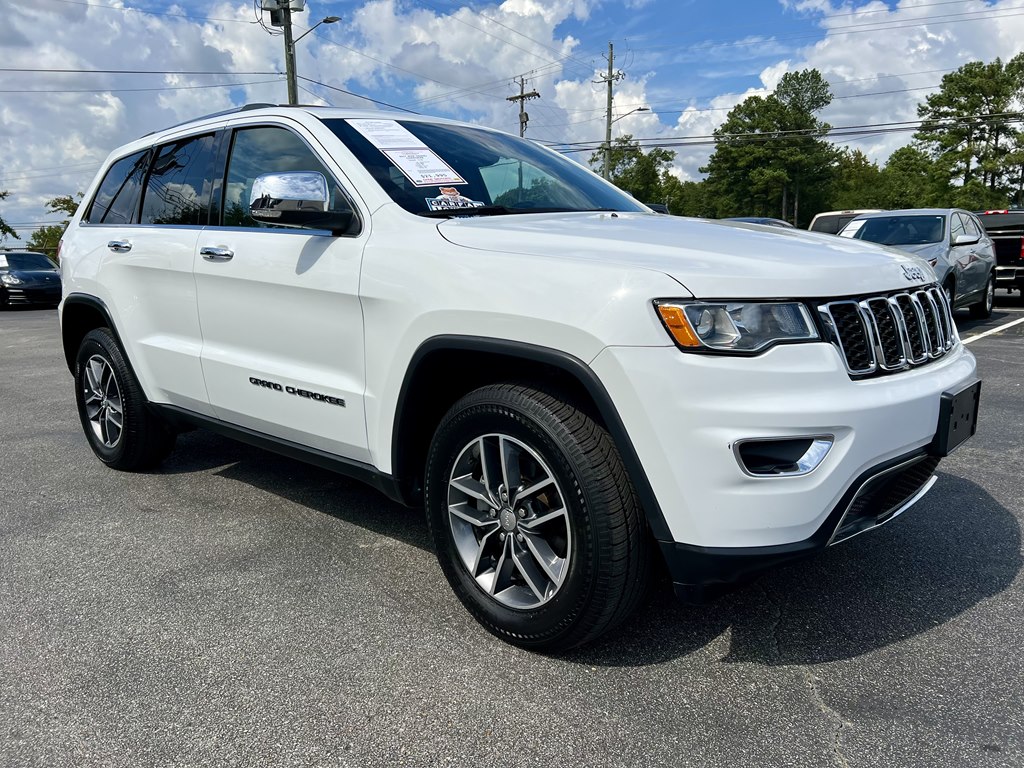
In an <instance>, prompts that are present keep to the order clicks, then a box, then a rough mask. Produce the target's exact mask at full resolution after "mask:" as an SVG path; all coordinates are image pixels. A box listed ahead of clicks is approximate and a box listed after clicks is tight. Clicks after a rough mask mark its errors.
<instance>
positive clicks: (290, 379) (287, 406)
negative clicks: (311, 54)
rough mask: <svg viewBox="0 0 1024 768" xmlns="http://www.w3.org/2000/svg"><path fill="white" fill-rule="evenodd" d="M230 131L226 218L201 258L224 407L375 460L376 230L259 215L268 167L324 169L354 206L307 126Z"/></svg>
mask: <svg viewBox="0 0 1024 768" xmlns="http://www.w3.org/2000/svg"><path fill="white" fill-rule="evenodd" d="M227 138H228V139H229V140H230V145H229V150H228V157H227V162H226V168H227V170H226V176H225V183H224V190H223V204H222V209H221V213H220V217H219V223H218V224H217V225H216V226H212V227H210V228H208V229H206V230H205V231H203V232H202V234H201V236H200V237H199V239H198V242H197V244H196V245H197V251H198V255H197V258H196V261H195V278H196V284H197V288H198V304H199V317H200V321H201V323H202V329H203V352H202V360H203V372H204V375H205V378H206V386H207V390H208V392H209V396H210V402H211V404H212V405H213V408H214V411H215V414H216V416H217V418H219V419H221V420H223V421H226V422H228V423H231V424H234V425H237V426H241V427H245V428H248V429H252V430H256V431H258V432H261V433H263V434H268V435H271V436H274V437H277V438H280V439H283V440H287V441H291V442H295V443H299V444H301V445H304V446H311V447H313V448H317V449H320V450H323V451H326V452H328V453H331V454H336V455H341V456H344V457H347V458H351V459H355V460H358V461H366V460H368V459H369V454H368V451H367V449H366V446H367V442H366V423H365V418H364V412H363V410H364V409H363V390H364V383H363V380H364V367H363V362H364V361H363V318H362V311H361V307H360V303H359V296H358V289H359V269H360V263H361V259H362V253H363V245H364V243H365V240H366V236H367V229H366V227H365V226H361V227H356V228H355V230H354V231H353V232H352V234H349V235H342V236H332V235H331V234H330V233H329V232H323V231H311V230H300V229H284V228H272V227H268V226H267V225H266V224H264V223H260V222H257V221H255V220H254V219H252V217H250V216H249V215H248V204H249V195H250V192H251V190H252V185H253V181H254V180H255V179H256V177H257V176H259V175H261V174H264V173H272V172H287V171H317V172H320V173H323V174H324V175H325V176H326V177H327V179H328V183H329V186H330V187H331V188H332V196H333V202H334V203H335V204H337V205H339V206H340V205H345V206H347V207H354V206H353V205H352V203H351V201H350V199H349V198H348V197H347V195H346V193H345V191H344V188H343V185H342V184H341V182H339V181H338V177H337V174H335V173H333V172H332V171H331V170H330V169H329V168H328V167H327V165H328V161H325V159H322V158H321V157H320V156H319V155H318V153H317V151H314V149H313V147H314V146H319V145H318V144H316V142H315V140H314V139H313V138H312V137H310V136H308V135H307V134H305V133H304V132H303V130H302V128H301V126H298V125H294V124H291V123H285V122H280V123H274V122H270V123H266V124H258V125H250V126H245V127H240V128H237V129H235V130H234V131H233V132H232V133H231V135H230V136H228V137H227ZM320 151H322V150H320ZM364 220H365V217H364ZM357 223H358V222H357Z"/></svg>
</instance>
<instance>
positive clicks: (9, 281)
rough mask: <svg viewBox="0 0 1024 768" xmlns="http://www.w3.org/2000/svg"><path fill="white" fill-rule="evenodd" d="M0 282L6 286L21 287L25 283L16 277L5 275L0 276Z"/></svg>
mask: <svg viewBox="0 0 1024 768" xmlns="http://www.w3.org/2000/svg"><path fill="white" fill-rule="evenodd" d="M0 282H2V283H3V284H4V285H21V284H22V283H24V282H25V281H24V280H19V279H18V278H16V277H15V276H14V275H9V274H6V273H4V274H2V275H0Z"/></svg>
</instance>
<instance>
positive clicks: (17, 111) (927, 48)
mask: <svg viewBox="0 0 1024 768" xmlns="http://www.w3.org/2000/svg"><path fill="white" fill-rule="evenodd" d="M602 1H603V2H604V3H610V2H613V1H614V0H505V1H504V2H495V3H493V4H490V5H483V6H481V5H474V6H473V7H472V8H471V7H468V6H467V5H460V4H454V3H453V4H451V5H450V6H445V7H447V8H450V10H446V11H440V10H434V7H435V5H436V4H433V3H432V4H429V5H427V6H424V5H416V4H412V3H405V2H396V1H395V0H365V1H364V2H361V3H360V4H358V5H354V6H353V10H351V11H349V12H345V13H344V16H345V18H344V22H343V23H342V24H338V25H336V26H324V27H321V28H319V29H318V30H317V31H316V33H315V34H312V35H308V36H306V37H305V38H304V39H303V40H302V41H301V42H300V43H299V46H298V63H299V72H300V74H302V75H305V76H307V77H310V78H312V79H314V80H317V81H320V82H322V83H327V84H329V85H331V86H334V87H336V88H342V89H345V90H349V91H354V92H366V91H378V89H379V92H384V93H393V94H394V95H393V96H385V97H384V99H385V100H387V101H391V102H392V103H395V104H399V105H404V106H408V107H410V108H412V109H416V110H418V111H422V112H426V113H441V114H449V115H455V116H459V117H463V118H465V119H469V120H473V121H477V122H480V123H484V124H488V125H493V126H497V127H501V128H504V129H505V130H509V131H515V130H516V129H517V125H518V119H517V106H516V105H515V104H514V103H512V102H509V101H507V100H506V97H507V96H510V95H512V94H513V93H516V92H518V87H517V86H514V85H513V83H512V75H514V74H516V73H526V74H527V77H528V86H527V87H528V88H535V89H536V90H538V91H539V92H540V93H541V96H542V98H541V99H540V100H536V101H530V102H528V103H527V105H526V109H527V110H528V112H529V113H530V124H529V129H528V133H527V135H528V136H530V137H532V138H536V139H543V140H549V141H564V142H598V141H600V140H602V139H603V137H604V109H605V89H604V87H603V86H602V85H600V84H599V83H597V84H595V82H594V81H597V80H600V78H601V71H600V70H601V68H602V63H601V57H600V55H594V56H593V58H591V57H590V55H589V53H590V52H586V53H584V52H582V51H581V50H580V46H579V41H578V39H577V38H575V37H572V36H570V35H568V34H565V33H564V32H563V28H564V26H565V25H566V24H567V22H575V23H577V24H579V23H585V22H586V21H587V20H588V19H591V18H592V17H595V18H596V17H597V16H599V15H600V14H598V13H597V12H596V9H598V8H600V7H601V3H602ZM646 1H647V0H618V2H622V3H624V4H626V5H627V6H629V7H631V8H634V9H635V8H638V7H641V6H642V5H644V4H645V3H646ZM147 7H149V8H153V5H152V4H150V5H148V6H147ZM437 7H441V6H439V5H438V6H437ZM780 7H781V8H782V9H783V10H782V12H783V15H785V16H789V17H792V16H793V15H800V16H802V17H803V18H804V19H808V20H811V21H812V22H813V23H814V24H816V25H817V26H818V27H819V28H820V29H821V32H822V35H823V36H824V37H823V38H822V39H820V40H818V41H817V42H814V43H811V44H809V45H806V46H804V47H802V48H800V47H798V48H794V44H795V43H794V41H793V40H792V39H788V40H787V39H786V38H787V36H786V35H785V34H780V35H777V36H776V37H771V36H765V37H763V38H759V39H758V40H756V41H754V40H747V41H746V42H749V43H756V45H753V44H752V45H747V44H745V43H743V44H739V42H736V43H729V44H727V45H724V46H718V47H709V46H705V47H700V46H697V47H694V48H693V49H679V48H676V49H667V50H657V49H651V50H650V51H645V50H644V49H643V47H642V46H641V47H638V48H637V50H636V51H635V57H634V58H632V59H628V60H627V59H623V61H625V62H626V64H627V65H628V66H627V68H628V69H629V72H628V74H629V76H628V77H627V78H626V79H625V80H622V81H620V82H618V83H617V84H616V86H615V110H614V114H615V115H618V116H621V115H626V113H628V112H629V111H630V110H632V109H634V108H636V107H639V106H651V107H652V111H645V112H635V113H633V114H629V115H627V116H625V117H622V119H621V120H617V121H616V123H615V124H614V135H616V136H618V135H621V134H623V133H630V134H633V135H634V136H638V137H643V138H659V137H660V138H665V139H670V138H676V137H680V136H707V135H709V134H711V132H712V131H713V130H714V129H715V127H717V126H718V125H719V124H720V123H721V121H722V120H723V119H724V118H725V115H726V114H727V112H728V110H729V109H730V108H731V107H733V106H734V105H736V104H737V103H739V102H740V101H741V100H742V99H743V98H745V97H747V96H749V95H755V94H759V95H763V94H765V93H767V92H768V91H770V90H771V89H772V88H774V86H775V85H776V84H777V83H778V81H779V79H780V78H781V77H782V75H783V74H785V73H786V72H788V71H794V70H798V69H803V68H806V67H816V68H818V69H819V70H821V71H822V72H823V74H824V75H825V76H826V77H827V78H828V79H829V80H830V82H832V84H833V89H834V91H835V93H836V95H837V97H840V98H837V99H836V100H835V101H834V102H833V104H832V105H831V106H830V107H829V108H828V109H827V110H826V111H825V112H824V114H823V117H824V118H825V119H826V120H827V121H829V122H830V123H832V124H833V125H837V126H841V125H863V124H868V123H885V122H895V121H899V120H912V119H914V118H915V117H916V112H915V108H916V105H917V103H918V102H919V101H921V100H923V98H924V96H925V94H926V93H928V90H927V89H926V88H925V89H922V88H924V87H925V86H927V87H929V88H934V87H935V86H936V85H937V84H938V83H939V81H940V79H941V77H942V74H943V72H942V71H930V70H950V69H954V68H956V67H958V66H960V65H962V64H964V63H966V62H967V61H970V60H975V59H981V60H986V61H988V60H991V59H992V58H994V57H995V56H1001V57H1003V58H1004V60H1005V59H1008V58H1010V57H1012V56H1013V55H1014V54H1016V53H1017V52H1018V51H1019V48H1020V46H1019V41H1020V40H1021V39H1022V38H1024V15H1020V14H1019V9H1020V8H1021V6H1020V3H1019V0H998V1H997V2H995V3H992V4H989V3H986V2H983V1H982V0H967V1H966V2H965V3H963V4H958V5H957V6H955V8H954V9H953V10H951V7H950V6H946V5H938V4H933V3H925V4H922V3H919V2H917V0H914V2H910V1H909V0H901V2H900V3H898V5H897V6H896V7H889V6H888V5H887V4H886V3H884V2H881V0H872V1H871V2H867V3H864V2H858V1H857V0H845V1H843V2H832V1H831V0H781V2H780ZM1014 9H1016V10H1017V11H1018V15H1014V14H1013V13H1012V10H1014ZM1000 10H1003V13H1002V14H1000ZM166 13H172V14H173V13H181V14H198V13H199V12H197V11H196V10H195V6H192V5H189V6H188V8H183V7H177V6H174V7H170V8H168V9H167V10H166ZM952 13H956V14H968V15H960V16H955V17H953V16H950V14H952ZM202 14H203V16H204V17H207V16H208V18H182V17H178V16H171V15H148V14H144V13H139V12H136V11H132V10H124V9H121V10H116V9H110V8H101V7H95V6H92V7H87V6H84V5H77V4H72V3H60V4H58V3H41V4H32V3H28V4H22V5H21V6H20V7H19V13H18V14H13V15H9V17H8V18H7V20H6V23H5V24H4V25H3V28H2V29H0V45H2V46H3V50H4V64H5V66H7V67H25V68H30V69H31V68H41V67H46V68H68V69H155V70H168V71H196V70H208V71H218V72H231V73H248V72H280V71H282V70H283V62H282V49H283V44H282V41H281V39H280V38H279V37H271V36H270V35H268V34H266V32H265V31H264V30H263V29H262V28H261V27H260V26H259V25H256V24H251V23H248V22H251V21H252V20H253V15H252V6H251V3H250V2H248V0H234V2H232V1H231V0H219V1H217V2H215V3H214V4H213V5H211V6H207V7H205V8H204V9H203V11H202ZM971 14H973V15H971ZM998 16H1002V18H991V17H998ZM984 17H990V18H984ZM318 18H320V16H319V15H318V12H317V8H316V5H315V4H313V5H310V6H308V7H307V11H306V13H305V14H303V15H301V16H299V17H298V18H297V23H298V24H300V25H302V26H303V27H305V26H308V25H310V24H312V23H314V20H316V19H318ZM929 20H930V21H931V23H929V24H928V25H924V26H922V25H921V23H922V22H923V21H929ZM844 28H846V29H844ZM851 32H853V34H850V33H851ZM616 50H617V52H618V46H617V49H616ZM755 52H756V55H757V56H758V57H760V58H759V61H760V62H762V64H763V62H764V61H765V60H766V58H765V56H766V54H767V55H770V56H772V57H774V63H771V64H769V65H767V66H762V67H761V72H760V77H759V79H760V86H759V87H757V88H751V89H747V90H744V91H742V92H730V89H729V88H728V87H725V86H723V87H721V92H720V93H718V95H716V96H713V97H711V98H708V96H707V94H704V95H702V96H701V97H697V96H693V95H692V91H688V88H687V86H686V85H685V84H686V83H687V82H689V81H690V79H689V78H686V77H685V76H684V77H681V78H680V77H674V79H669V77H668V76H666V75H665V74H664V72H665V71H668V68H670V67H675V68H676V70H675V72H677V73H678V72H680V71H682V72H683V73H685V72H687V71H688V69H689V71H693V72H698V71H700V68H701V67H702V66H704V65H706V64H708V63H713V64H714V65H715V68H723V69H724V70H733V71H737V72H739V71H742V69H743V68H744V67H746V62H748V61H751V60H754V58H753V57H754V55H755ZM767 60H769V61H771V60H772V59H767ZM41 62H42V63H41ZM617 63H619V65H620V66H623V64H622V63H621V62H617ZM680 68H681V69H680ZM659 70H661V71H662V72H661V74H659ZM914 73H919V74H914ZM224 79H225V78H220V79H218V78H211V77H204V76H189V75H167V76H164V77H162V78H156V77H151V76H150V77H131V76H119V75H93V74H60V75H58V74H45V73H31V74H30V73H24V74H11V73H6V74H3V75H0V88H2V89H5V90H33V91H35V92H34V93H26V94H17V93H5V94H4V96H3V97H2V101H0V157H3V158H4V163H3V166H2V175H0V189H7V190H9V191H10V192H11V193H12V196H11V197H10V198H8V199H7V200H6V201H4V203H2V204H0V205H2V206H3V207H2V209H0V211H2V213H3V215H4V218H5V219H6V220H8V221H12V222H21V221H41V220H45V219H46V218H52V217H48V216H47V215H46V214H45V212H44V210H43V203H44V202H45V201H46V200H47V199H49V198H51V197H54V196H57V195H62V194H68V193H70V192H74V191H77V190H79V189H83V188H84V187H85V186H86V184H87V183H88V182H89V180H90V179H91V177H92V174H93V173H94V171H95V167H96V166H97V165H98V164H99V163H100V161H101V160H102V159H103V158H104V157H105V156H106V155H107V153H108V152H109V151H110V150H111V149H113V148H114V147H116V146H117V145H119V144H121V143H123V142H125V141H128V140H130V139H132V138H135V137H137V136H140V135H142V134H144V133H147V132H149V131H152V130H155V129H158V128H161V127H163V126H166V125H169V124H172V123H176V122H180V121H182V120H185V119H188V118H190V117H193V116H196V115H198V114H203V113H206V112H214V111H218V110H221V109H225V108H228V107H230V106H231V105H233V104H240V103H243V102H246V101H270V102H280V101H283V100H284V94H285V89H284V84H283V82H280V78H279V77H277V76H275V75H266V76H255V75H245V74H237V75H236V76H235V77H234V78H232V79H234V80H236V81H251V80H274V81H275V82H272V83H263V84H257V85H248V86H238V87H235V88H231V89H228V88H207V87H200V86H207V85H210V84H213V83H216V82H223V81H224ZM703 82H705V83H711V84H712V86H714V84H715V83H716V80H715V79H714V78H713V77H711V76H704V77H703ZM300 83H301V85H302V86H303V88H305V89H307V91H311V92H313V93H314V94H316V95H311V94H310V93H308V92H304V93H303V95H302V99H303V100H304V101H314V100H316V99H317V98H321V97H322V98H326V99H327V100H329V101H330V102H331V103H334V104H336V105H341V106H356V105H358V106H361V107H366V106H367V105H368V102H366V101H363V100H360V99H358V98H355V97H351V96H345V95H343V94H341V93H339V92H337V91H330V90H326V89H323V88H322V87H320V86H317V85H314V84H311V83H309V82H306V81H300ZM154 87H168V88H172V87H173V88H177V89H179V90H165V91H135V92H132V91H126V90H123V89H131V88H154ZM103 89H110V90H103ZM118 89H122V90H118ZM918 89H921V90H918ZM53 90H83V91H89V90H92V91H94V92H86V93H45V94H44V93H42V92H43V91H53ZM734 90H735V89H734ZM713 92H714V91H712V93H713ZM865 94H870V95H865ZM661 105H667V106H672V107H673V109H675V110H679V109H682V111H681V112H679V111H666V112H664V113H663V114H659V113H658V111H657V110H658V108H659V106H661ZM683 107H685V109H683ZM908 140H909V134H905V133H894V134H879V135H876V136H869V137H864V138H861V139H858V140H856V141H851V146H856V147H859V148H861V149H862V150H864V151H865V152H867V153H868V154H869V155H870V156H871V157H873V158H875V159H876V160H879V161H884V160H885V158H886V157H887V156H888V154H889V153H890V152H891V151H892V150H893V149H895V148H896V147H898V146H900V145H902V144H904V143H906V142H907V141H908ZM675 149H676V151H677V152H678V156H677V161H676V168H675V172H676V173H677V174H678V175H679V176H680V177H681V178H696V177H698V175H699V172H698V168H699V167H700V166H701V165H703V164H704V163H705V162H706V161H707V157H708V155H709V153H710V149H711V148H710V147H709V146H689V147H677V148H675ZM589 154H590V153H589V151H588V152H581V153H579V154H576V155H574V157H575V159H577V160H584V161H585V160H586V158H587V156H589ZM28 233H29V230H28V229H25V230H24V231H23V232H22V234H25V235H27V234H28Z"/></svg>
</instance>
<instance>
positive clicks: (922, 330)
mask: <svg viewBox="0 0 1024 768" xmlns="http://www.w3.org/2000/svg"><path fill="white" fill-rule="evenodd" d="M818 313H819V314H820V315H821V318H822V320H823V323H824V325H825V328H826V330H827V332H828V335H829V336H830V341H831V342H832V343H833V344H834V345H835V346H836V347H837V348H838V350H839V354H840V356H841V357H842V358H843V363H844V364H845V366H846V371H847V373H848V374H849V375H850V377H851V378H864V377H867V376H872V375H882V374H888V373H896V372H898V371H904V370H907V369H908V368H913V367H917V366H919V365H925V364H927V363H929V362H931V361H933V360H937V359H938V358H940V357H942V356H943V355H945V354H946V353H947V352H948V351H949V350H951V349H952V348H953V347H954V346H956V344H957V342H959V340H960V339H959V336H958V335H957V332H956V326H955V325H954V324H953V316H952V313H951V311H950V308H949V303H948V302H947V301H946V297H945V295H944V294H943V292H942V290H941V289H940V288H938V287H937V286H929V287H928V288H925V289H919V290H914V291H900V292H897V293H892V294H887V295H879V296H866V297H862V298H856V299H840V300H838V301H831V302H828V303H827V304H822V305H820V306H819V307H818Z"/></svg>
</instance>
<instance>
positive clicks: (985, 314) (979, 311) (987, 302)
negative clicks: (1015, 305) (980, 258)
mask: <svg viewBox="0 0 1024 768" xmlns="http://www.w3.org/2000/svg"><path fill="white" fill-rule="evenodd" d="M995 297H996V277H995V275H989V276H988V282H986V283H985V293H984V294H983V295H982V297H981V301H979V302H978V303H976V304H971V306H970V311H971V317H973V318H974V319H975V320H987V319H988V318H990V317H992V307H993V306H994V305H995V300H996V298H995Z"/></svg>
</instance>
